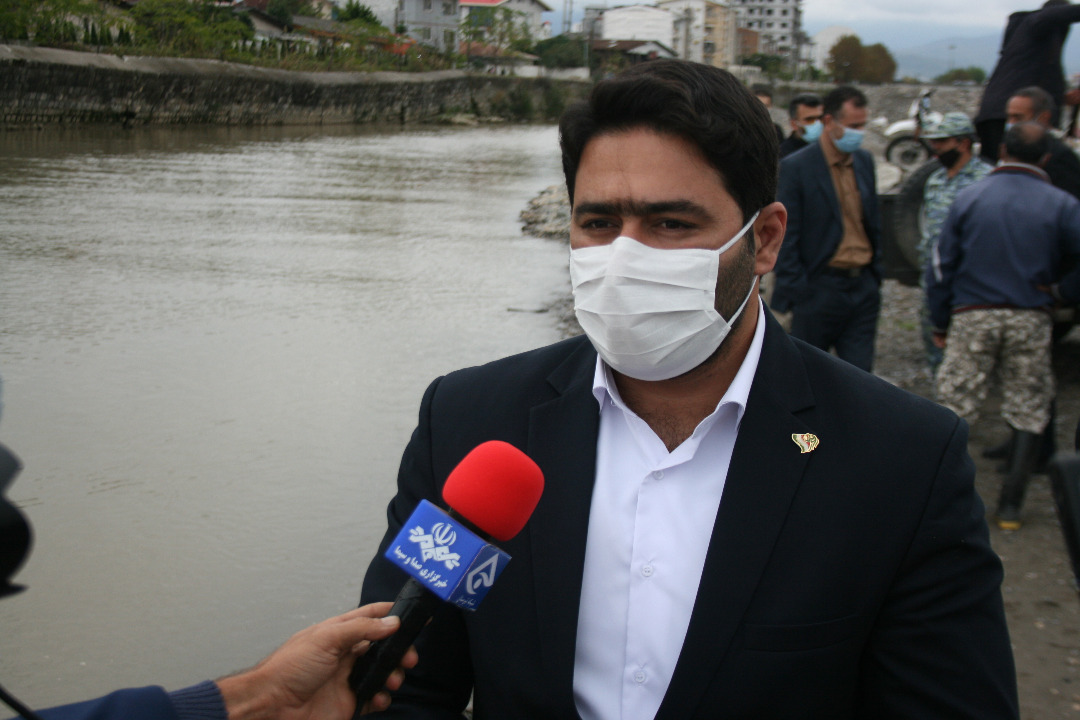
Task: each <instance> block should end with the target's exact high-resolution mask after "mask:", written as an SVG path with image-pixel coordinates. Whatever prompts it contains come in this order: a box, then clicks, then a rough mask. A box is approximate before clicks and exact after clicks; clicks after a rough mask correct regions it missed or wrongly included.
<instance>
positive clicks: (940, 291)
mask: <svg viewBox="0 0 1080 720" xmlns="http://www.w3.org/2000/svg"><path fill="white" fill-rule="evenodd" d="M1069 256H1073V257H1080V201H1077V200H1076V198H1074V197H1073V196H1071V195H1069V194H1068V193H1066V192H1064V191H1063V190H1059V189H1058V188H1056V187H1054V186H1053V185H1051V184H1050V183H1049V181H1048V180H1047V177H1046V173H1044V172H1043V171H1042V170H1040V169H1039V168H1036V167H1034V166H1032V165H1022V164H1018V163H1017V164H1009V165H1004V166H1001V167H998V168H997V169H995V170H994V171H993V172H992V173H990V174H989V175H988V176H987V177H986V178H984V179H983V180H981V181H980V182H977V183H975V184H974V185H972V186H971V187H968V188H966V189H964V190H962V191H960V193H959V194H958V195H957V196H956V201H955V202H954V203H953V206H952V209H951V210H950V211H949V217H948V219H946V221H945V225H944V227H943V228H942V230H941V235H940V236H939V238H938V243H937V246H936V247H935V248H934V251H933V254H932V256H931V261H930V265H929V266H928V267H927V269H926V278H925V279H926V299H927V303H928V305H929V306H930V320H931V322H932V323H933V324H934V326H935V327H937V328H946V327H948V324H949V316H950V315H951V314H952V312H953V311H954V310H955V309H957V308H962V307H964V306H970V305H1005V306H1012V307H1019V308H1041V307H1049V306H1051V305H1052V304H1053V298H1052V297H1051V296H1050V295H1049V294H1048V293H1046V292H1043V291H1040V290H1038V289H1037V288H1036V286H1037V285H1047V286H1048V285H1052V284H1054V283H1057V282H1059V281H1060V282H1061V293H1062V295H1064V296H1065V297H1066V298H1068V299H1069V300H1073V301H1077V300H1080V266H1078V267H1077V268H1076V269H1074V270H1073V271H1072V272H1070V273H1069V274H1068V275H1067V276H1066V277H1064V278H1063V277H1061V275H1060V273H1061V266H1062V261H1063V259H1065V258H1066V257H1069Z"/></svg>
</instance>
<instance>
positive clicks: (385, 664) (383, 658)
mask: <svg viewBox="0 0 1080 720" xmlns="http://www.w3.org/2000/svg"><path fill="white" fill-rule="evenodd" d="M442 603H443V601H442V599H441V598H440V597H439V596H438V595H436V594H435V593H433V592H431V591H430V590H428V589H427V588H425V587H424V586H423V585H421V584H420V583H419V582H418V581H417V580H416V579H414V578H409V581H408V582H407V583H405V585H404V586H403V587H402V588H401V592H399V593H398V596H397V598H395V599H394V606H393V607H392V608H390V612H388V613H387V615H397V616H398V617H399V618H401V627H400V628H398V629H397V631H396V632H395V633H394V634H393V635H391V636H390V637H387V638H383V639H382V640H377V641H376V642H374V643H372V644H371V647H369V648H368V650H367V652H366V653H364V654H363V655H361V656H360V657H359V658H357V660H356V664H354V665H353V669H352V672H350V673H349V687H351V688H352V689H353V692H355V693H356V710H357V713H359V712H360V709H361V708H363V706H364V703H366V702H367V701H368V700H370V699H371V698H373V697H374V696H375V693H377V692H379V691H380V690H382V689H383V687H384V686H385V685H386V679H387V678H388V677H390V673H392V672H394V670H396V669H397V667H398V666H399V665H400V664H401V658H403V657H405V653H406V652H408V650H409V647H410V646H411V645H412V644H413V642H414V641H415V640H416V636H417V635H419V634H420V631H421V630H423V629H424V626H425V625H427V621H428V620H430V619H431V616H432V615H434V614H435V611H436V610H437V609H438V608H439V606H440V605H441V604H442Z"/></svg>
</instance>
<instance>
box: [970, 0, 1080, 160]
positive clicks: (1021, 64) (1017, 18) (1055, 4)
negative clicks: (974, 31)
mask: <svg viewBox="0 0 1080 720" xmlns="http://www.w3.org/2000/svg"><path fill="white" fill-rule="evenodd" d="M1076 22H1080V6H1077V5H1072V4H1071V3H1069V0H1046V2H1044V3H1043V5H1042V7H1041V8H1039V9H1038V10H1021V11H1019V12H1014V13H1012V14H1011V15H1009V21H1008V23H1007V24H1006V25H1005V32H1004V34H1003V35H1002V38H1001V50H1000V51H999V52H998V61H997V64H996V65H995V66H994V71H993V72H992V73H990V79H989V80H987V82H986V89H985V90H984V91H983V96H982V101H981V102H980V103H979V112H978V114H977V115H976V116H975V130H976V132H978V134H979V142H980V143H982V157H983V159H985V160H986V161H987V162H989V163H996V162H997V160H998V149H999V148H1000V147H1001V142H1002V140H1004V138H1005V123H1006V122H1007V120H1006V117H1005V114H1006V112H1005V104H1006V102H1008V100H1009V98H1010V97H1012V96H1013V95H1014V94H1015V93H1016V91H1017V90H1018V89H1020V88H1022V87H1027V86H1031V85H1035V86H1038V87H1041V88H1043V89H1044V90H1046V91H1047V92H1048V93H1050V96H1051V97H1052V98H1053V100H1054V105H1055V107H1054V110H1053V112H1052V113H1051V116H1050V118H1049V124H1050V125H1053V126H1055V127H1056V126H1057V125H1058V121H1059V108H1060V107H1061V106H1062V104H1063V103H1064V101H1065V94H1066V93H1065V71H1064V70H1063V69H1062V67H1061V51H1062V50H1063V49H1064V48H1065V40H1066V39H1067V38H1068V37H1069V29H1070V27H1071V26H1072V24H1073V23H1076Z"/></svg>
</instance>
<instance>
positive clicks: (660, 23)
mask: <svg viewBox="0 0 1080 720" xmlns="http://www.w3.org/2000/svg"><path fill="white" fill-rule="evenodd" d="M603 18H604V20H603V22H602V23H601V27H602V31H601V39H603V40H655V41H656V42H658V43H661V44H662V45H666V46H667V47H671V40H672V33H673V32H674V25H673V24H672V16H671V13H670V12H668V11H667V10H665V9H662V8H656V7H650V6H648V5H628V6H626V7H618V8H611V9H610V10H605V11H604V15H603Z"/></svg>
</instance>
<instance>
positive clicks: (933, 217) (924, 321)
mask: <svg viewBox="0 0 1080 720" xmlns="http://www.w3.org/2000/svg"><path fill="white" fill-rule="evenodd" d="M922 137H923V139H924V140H926V141H927V142H929V143H930V148H931V149H932V150H933V151H934V155H935V156H937V159H938V162H940V163H941V165H942V167H939V168H937V169H936V170H934V172H933V173H932V174H931V175H930V177H929V178H927V180H926V185H925V186H924V188H923V206H922V213H923V218H922V219H923V222H922V237H921V238H920V241H919V268H920V269H921V270H923V271H924V272H925V270H926V267H927V266H928V265H929V263H930V251H931V249H932V248H933V247H934V243H935V242H937V238H938V235H939V234H940V233H941V226H942V225H943V224H945V218H946V217H947V216H948V214H949V208H950V207H952V204H953V200H955V199H956V194H957V193H959V192H960V191H961V190H963V189H964V188H966V187H968V186H969V185H973V184H974V183H975V182H977V181H979V180H982V179H983V178H984V177H986V175H987V174H988V173H989V172H990V170H992V168H991V167H990V165H988V164H987V163H985V162H983V161H982V160H981V159H980V158H978V157H976V156H975V154H974V153H973V152H972V150H973V145H974V138H975V126H974V125H973V124H972V122H971V119H970V118H969V117H968V116H967V115H965V114H964V113H962V112H951V113H946V115H945V116H944V117H943V118H942V119H941V121H940V122H938V123H936V124H934V125H930V126H929V127H927V128H925V129H924V130H923V132H922ZM922 285H923V292H924V293H925V291H926V284H925V282H923V283H922ZM919 324H920V326H921V329H922V338H923V347H924V349H925V350H926V362H927V363H928V364H929V365H930V370H931V371H932V372H934V373H936V372H937V369H938V365H940V364H941V359H942V357H943V356H944V353H943V352H942V350H941V348H939V347H938V346H937V345H935V344H934V334H933V324H932V323H931V322H930V308H929V306H928V305H927V304H926V301H925V297H924V300H923V306H922V309H921V312H920V313H919Z"/></svg>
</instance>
